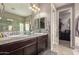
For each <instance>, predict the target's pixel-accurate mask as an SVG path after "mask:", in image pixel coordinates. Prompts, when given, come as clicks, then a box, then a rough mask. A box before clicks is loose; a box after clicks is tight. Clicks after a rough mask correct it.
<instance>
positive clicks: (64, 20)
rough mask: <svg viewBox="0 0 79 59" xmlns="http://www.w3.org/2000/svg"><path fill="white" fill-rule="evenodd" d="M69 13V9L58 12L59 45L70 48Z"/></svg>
mask: <svg viewBox="0 0 79 59" xmlns="http://www.w3.org/2000/svg"><path fill="white" fill-rule="evenodd" d="M70 20H71V13H70V9H67V10H63V11H60V12H59V44H60V45H63V46H66V47H70V39H71V37H70V35H71V29H70V27H71V25H70Z"/></svg>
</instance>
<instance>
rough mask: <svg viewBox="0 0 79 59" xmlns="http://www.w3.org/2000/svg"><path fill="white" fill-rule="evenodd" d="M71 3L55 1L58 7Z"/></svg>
mask: <svg viewBox="0 0 79 59" xmlns="http://www.w3.org/2000/svg"><path fill="white" fill-rule="evenodd" d="M67 4H69V3H55V6H56V8H59V7H62V6H64V5H67Z"/></svg>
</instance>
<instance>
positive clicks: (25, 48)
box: [0, 35, 48, 55]
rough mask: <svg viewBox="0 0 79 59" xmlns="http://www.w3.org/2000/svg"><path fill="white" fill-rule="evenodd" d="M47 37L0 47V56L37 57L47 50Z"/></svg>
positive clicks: (24, 40)
mask: <svg viewBox="0 0 79 59" xmlns="http://www.w3.org/2000/svg"><path fill="white" fill-rule="evenodd" d="M47 41H48V35H43V36H39V37H34V38H28V39H23V40H20V41H16V42H12V43H7V44H3V45H0V54H1V55H37V54H39V53H40V52H42V51H44V50H45V49H47V44H48V43H47Z"/></svg>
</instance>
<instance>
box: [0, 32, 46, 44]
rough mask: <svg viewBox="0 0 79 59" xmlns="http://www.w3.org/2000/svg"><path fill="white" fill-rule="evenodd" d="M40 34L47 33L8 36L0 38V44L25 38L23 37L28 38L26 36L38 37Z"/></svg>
mask: <svg viewBox="0 0 79 59" xmlns="http://www.w3.org/2000/svg"><path fill="white" fill-rule="evenodd" d="M42 35H47V33H35V34H31V35H14V36H10V37H5V38H0V45H2V44H7V43H11V42H16V41H20V40H25V39H26V40H28V38H34V37H39V36H42Z"/></svg>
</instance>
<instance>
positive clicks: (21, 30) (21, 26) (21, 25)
mask: <svg viewBox="0 0 79 59" xmlns="http://www.w3.org/2000/svg"><path fill="white" fill-rule="evenodd" d="M19 25H20V32H23V31H24V25H23V23H20V24H19Z"/></svg>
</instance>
